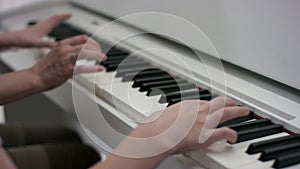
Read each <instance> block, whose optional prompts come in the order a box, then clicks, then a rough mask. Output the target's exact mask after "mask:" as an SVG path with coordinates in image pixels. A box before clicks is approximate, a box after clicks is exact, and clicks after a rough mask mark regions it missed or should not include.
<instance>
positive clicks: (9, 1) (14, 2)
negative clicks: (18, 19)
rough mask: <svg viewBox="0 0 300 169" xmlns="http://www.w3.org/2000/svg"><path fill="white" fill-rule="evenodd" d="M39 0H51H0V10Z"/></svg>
mask: <svg viewBox="0 0 300 169" xmlns="http://www.w3.org/2000/svg"><path fill="white" fill-rule="evenodd" d="M39 1H51V0H0V12H4V11H8V10H11V9H13V8H18V7H22V6H24V5H28V4H30V3H34V2H39Z"/></svg>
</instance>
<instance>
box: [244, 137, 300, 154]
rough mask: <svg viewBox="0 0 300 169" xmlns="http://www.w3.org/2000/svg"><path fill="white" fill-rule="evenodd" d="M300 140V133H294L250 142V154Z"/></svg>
mask: <svg viewBox="0 0 300 169" xmlns="http://www.w3.org/2000/svg"><path fill="white" fill-rule="evenodd" d="M296 142H300V134H293V135H288V136H284V137H279V138H275V139H270V140H265V141H261V142H256V143H252V144H250V146H249V147H248V149H247V151H246V152H247V153H248V154H255V153H259V152H262V151H263V150H265V149H267V148H272V147H278V146H281V145H285V144H290V143H296Z"/></svg>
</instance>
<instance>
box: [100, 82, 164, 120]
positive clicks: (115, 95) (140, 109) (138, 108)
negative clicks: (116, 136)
mask: <svg viewBox="0 0 300 169" xmlns="http://www.w3.org/2000/svg"><path fill="white" fill-rule="evenodd" d="M132 84H133V82H125V83H124V82H121V83H112V84H108V85H102V86H101V85H98V83H97V87H96V93H97V95H98V96H99V97H102V98H103V99H105V100H106V101H108V102H109V103H110V104H111V105H113V106H114V107H116V108H117V109H118V110H119V111H120V112H122V113H124V114H125V115H127V116H128V117H130V118H131V119H133V120H134V121H138V122H140V121H141V120H142V119H144V118H146V117H149V116H150V115H151V114H152V113H154V112H157V111H160V110H163V109H164V108H166V106H167V104H159V103H158V100H159V98H160V96H154V97H153V96H152V97H148V96H146V92H143V93H141V92H139V91H138V90H139V88H132V87H131V86H132Z"/></svg>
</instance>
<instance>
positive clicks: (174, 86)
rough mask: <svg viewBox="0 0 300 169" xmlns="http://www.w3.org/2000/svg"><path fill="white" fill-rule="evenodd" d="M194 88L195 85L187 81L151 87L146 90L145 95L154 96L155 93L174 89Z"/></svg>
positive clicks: (164, 92)
mask: <svg viewBox="0 0 300 169" xmlns="http://www.w3.org/2000/svg"><path fill="white" fill-rule="evenodd" d="M195 88H196V86H195V85H194V84H193V83H189V82H187V83H183V84H172V85H164V86H158V87H151V88H150V89H149V90H148V92H147V96H155V95H160V94H167V93H171V92H175V91H180V90H188V89H195Z"/></svg>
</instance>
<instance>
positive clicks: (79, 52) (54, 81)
mask: <svg viewBox="0 0 300 169" xmlns="http://www.w3.org/2000/svg"><path fill="white" fill-rule="evenodd" d="M78 59H95V60H99V61H102V60H105V59H106V56H105V55H104V54H103V53H102V51H101V48H100V46H99V45H98V43H97V42H96V41H95V40H93V39H91V38H89V37H88V36H86V35H80V36H75V37H72V38H69V39H65V40H63V41H60V42H59V43H58V44H57V46H56V47H54V48H53V49H52V50H51V51H50V52H49V53H48V55H46V56H45V57H43V58H42V59H41V60H40V61H39V62H37V63H36V64H35V65H34V66H33V68H32V69H33V71H34V72H35V74H36V75H37V76H38V77H39V79H40V85H41V86H42V88H43V90H48V89H52V88H55V87H57V86H59V85H61V84H62V83H64V82H65V81H67V80H68V79H70V78H71V77H72V76H73V74H78V73H90V72H97V71H102V70H104V67H103V66H100V65H99V66H98V65H94V66H83V65H82V66H76V61H77V60H78Z"/></svg>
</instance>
